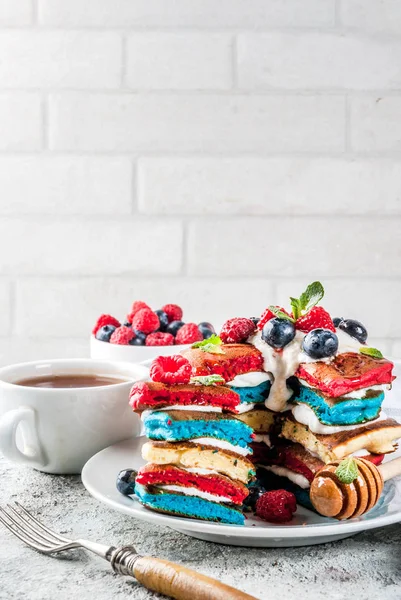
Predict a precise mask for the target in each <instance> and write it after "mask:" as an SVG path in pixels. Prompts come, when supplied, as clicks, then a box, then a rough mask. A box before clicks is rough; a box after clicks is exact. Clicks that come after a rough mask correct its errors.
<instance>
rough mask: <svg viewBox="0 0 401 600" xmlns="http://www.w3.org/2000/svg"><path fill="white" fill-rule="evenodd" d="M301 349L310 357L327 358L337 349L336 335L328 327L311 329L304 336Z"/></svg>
mask: <svg viewBox="0 0 401 600" xmlns="http://www.w3.org/2000/svg"><path fill="white" fill-rule="evenodd" d="M302 349H303V351H304V352H305V353H306V354H307V355H308V356H310V357H311V358H328V357H330V356H334V354H335V353H336V352H337V350H338V337H337V336H336V334H335V333H333V332H332V331H329V330H328V329H321V328H319V329H313V330H312V331H310V332H309V333H308V334H307V335H306V336H305V337H304V341H303V342H302Z"/></svg>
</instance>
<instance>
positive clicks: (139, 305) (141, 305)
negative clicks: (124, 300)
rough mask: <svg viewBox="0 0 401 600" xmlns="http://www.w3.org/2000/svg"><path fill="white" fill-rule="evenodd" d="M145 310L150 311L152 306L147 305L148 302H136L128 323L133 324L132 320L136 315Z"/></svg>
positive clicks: (128, 316)
mask: <svg viewBox="0 0 401 600" xmlns="http://www.w3.org/2000/svg"><path fill="white" fill-rule="evenodd" d="M143 308H149V309H150V306H148V305H147V304H146V302H142V300H135V302H134V303H133V304H132V307H131V312H130V313H129V314H128V315H127V322H128V323H132V319H133V318H134V315H135V314H136V313H137V312H139V311H140V310H142V309H143Z"/></svg>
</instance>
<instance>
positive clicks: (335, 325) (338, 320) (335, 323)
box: [333, 317, 344, 327]
mask: <svg viewBox="0 0 401 600" xmlns="http://www.w3.org/2000/svg"><path fill="white" fill-rule="evenodd" d="M341 321H344V319H343V318H342V317H334V319H333V325H334V327H338V326H339V324H340V323H341Z"/></svg>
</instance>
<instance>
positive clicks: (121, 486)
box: [116, 469, 138, 496]
mask: <svg viewBox="0 0 401 600" xmlns="http://www.w3.org/2000/svg"><path fill="white" fill-rule="evenodd" d="M137 475H138V471H135V470H134V469H123V470H122V471H120V472H119V474H118V475H117V481H116V487H117V489H118V491H119V492H120V494H123V495H124V496H131V495H132V494H135V478H136V476H137Z"/></svg>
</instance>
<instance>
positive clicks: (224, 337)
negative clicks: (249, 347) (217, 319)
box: [220, 317, 255, 344]
mask: <svg viewBox="0 0 401 600" xmlns="http://www.w3.org/2000/svg"><path fill="white" fill-rule="evenodd" d="M254 331H255V324H254V322H253V321H251V319H245V318H242V317H236V318H235V319H228V321H226V322H225V323H224V325H223V327H222V328H221V331H220V338H221V341H222V342H224V343H225V344H238V343H241V342H246V340H247V339H248V338H249V336H250V335H252V334H253V333H254Z"/></svg>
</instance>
